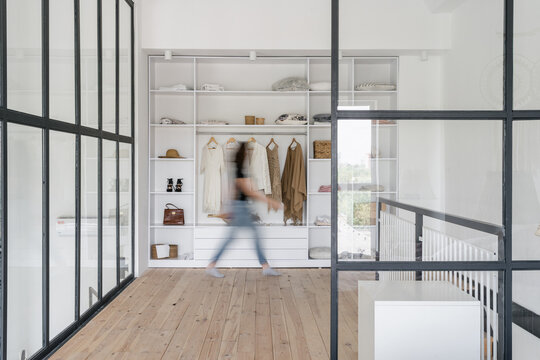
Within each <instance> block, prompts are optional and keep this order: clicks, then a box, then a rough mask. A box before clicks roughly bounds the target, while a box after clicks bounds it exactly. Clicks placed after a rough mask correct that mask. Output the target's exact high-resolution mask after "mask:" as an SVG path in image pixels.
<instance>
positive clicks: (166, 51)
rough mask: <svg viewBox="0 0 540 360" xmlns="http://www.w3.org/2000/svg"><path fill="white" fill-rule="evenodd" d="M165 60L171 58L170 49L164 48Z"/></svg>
mask: <svg viewBox="0 0 540 360" xmlns="http://www.w3.org/2000/svg"><path fill="white" fill-rule="evenodd" d="M165 60H172V51H171V50H165Z"/></svg>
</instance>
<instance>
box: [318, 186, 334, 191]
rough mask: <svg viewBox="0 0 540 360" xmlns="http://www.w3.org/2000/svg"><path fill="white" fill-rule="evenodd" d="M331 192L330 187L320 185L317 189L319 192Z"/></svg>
mask: <svg viewBox="0 0 540 360" xmlns="http://www.w3.org/2000/svg"><path fill="white" fill-rule="evenodd" d="M331 191H332V185H321V186H320V187H319V192H331Z"/></svg>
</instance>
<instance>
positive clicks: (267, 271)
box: [262, 267, 281, 276]
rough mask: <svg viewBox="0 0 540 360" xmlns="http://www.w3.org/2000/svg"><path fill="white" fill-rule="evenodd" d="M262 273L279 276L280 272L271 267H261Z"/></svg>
mask: <svg viewBox="0 0 540 360" xmlns="http://www.w3.org/2000/svg"><path fill="white" fill-rule="evenodd" d="M262 273H263V275H264V276H281V274H280V273H279V272H277V271H276V270H274V269H272V268H271V267H269V268H266V269H263V271H262Z"/></svg>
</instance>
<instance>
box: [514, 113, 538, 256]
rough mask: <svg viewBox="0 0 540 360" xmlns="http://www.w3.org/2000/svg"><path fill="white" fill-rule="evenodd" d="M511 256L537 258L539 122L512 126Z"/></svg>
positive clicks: (518, 123) (516, 123)
mask: <svg viewBox="0 0 540 360" xmlns="http://www.w3.org/2000/svg"><path fill="white" fill-rule="evenodd" d="M513 132H514V151H513V157H514V161H513V167H514V177H513V184H512V191H513V213H512V223H513V225H512V257H513V258H514V259H515V260H538V259H540V244H539V242H538V240H540V238H539V236H540V186H539V184H540V183H539V180H540V178H539V177H540V143H539V142H538V139H539V136H540V120H532V121H519V122H515V123H514V131H513Z"/></svg>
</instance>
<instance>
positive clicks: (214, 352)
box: [199, 271, 238, 359]
mask: <svg viewBox="0 0 540 360" xmlns="http://www.w3.org/2000/svg"><path fill="white" fill-rule="evenodd" d="M228 274H229V276H226V277H225V279H224V280H223V286H222V287H221V291H220V292H219V296H218V299H217V303H216V306H215V308H214V311H213V315H212V320H211V321H210V325H209V328H208V331H207V333H206V337H205V339H204V343H203V346H202V350H201V354H200V356H199V358H201V359H217V357H218V356H219V351H220V347H221V339H222V334H223V328H224V327H225V320H226V318H227V311H228V309H229V304H230V302H231V296H232V291H233V285H234V282H235V280H236V276H237V275H238V272H236V271H234V272H232V271H230V272H229V273H228Z"/></svg>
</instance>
